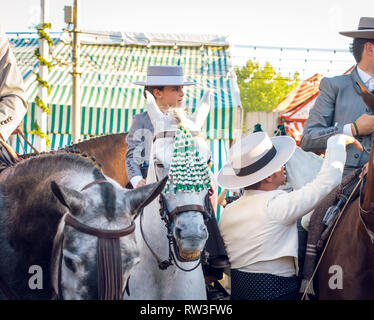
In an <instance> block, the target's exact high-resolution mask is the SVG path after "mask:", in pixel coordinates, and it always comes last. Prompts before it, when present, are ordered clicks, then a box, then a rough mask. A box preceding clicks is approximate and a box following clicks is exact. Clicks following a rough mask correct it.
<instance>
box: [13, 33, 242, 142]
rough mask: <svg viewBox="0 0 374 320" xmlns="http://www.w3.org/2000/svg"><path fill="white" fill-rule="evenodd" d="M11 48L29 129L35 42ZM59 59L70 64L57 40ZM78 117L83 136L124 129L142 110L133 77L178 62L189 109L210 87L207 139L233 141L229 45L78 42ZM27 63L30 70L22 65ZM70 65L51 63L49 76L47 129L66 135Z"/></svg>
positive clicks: (237, 122)
mask: <svg viewBox="0 0 374 320" xmlns="http://www.w3.org/2000/svg"><path fill="white" fill-rule="evenodd" d="M12 42H13V43H14V47H13V50H14V51H15V55H16V58H17V60H18V62H19V64H20V65H22V68H21V71H22V73H23V74H24V75H27V76H26V81H25V83H26V93H27V100H28V101H29V102H30V108H29V110H28V113H27V115H26V117H25V129H26V130H27V131H28V132H29V131H30V130H33V123H34V120H35V104H34V103H33V101H34V99H35V97H36V95H37V92H38V87H37V84H36V82H35V81H34V80H35V75H34V74H32V73H31V72H30V70H33V69H37V68H35V66H36V64H37V60H36V59H35V57H33V54H32V53H33V51H34V50H35V48H36V46H37V43H36V40H35V39H33V40H32V41H30V42H29V43H28V46H27V43H26V41H25V40H24V39H22V40H12ZM53 54H54V55H55V56H56V58H57V59H58V60H60V61H62V62H65V63H70V62H71V46H70V45H68V44H65V42H62V41H60V42H59V43H58V44H57V46H56V48H55V50H54V53H53ZM80 57H81V64H80V68H81V70H82V74H81V110H82V113H81V119H82V130H81V133H82V134H83V135H98V134H103V133H116V132H124V131H127V130H128V129H129V127H130V126H131V122H132V118H133V116H134V115H135V114H136V113H140V112H142V111H143V109H144V107H145V104H146V101H145V99H144V97H143V88H142V87H141V86H136V85H134V84H133V81H139V80H140V81H141V80H144V79H145V77H146V69H147V66H148V65H151V64H159V65H181V66H182V67H183V69H184V74H185V77H186V80H193V81H195V82H196V84H197V85H196V86H190V87H186V88H185V103H186V107H187V108H188V110H189V111H190V112H192V111H193V110H194V108H195V107H196V104H197V103H198V101H199V99H200V98H201V97H202V96H203V94H204V91H206V90H208V89H209V90H211V91H212V92H213V94H214V97H215V99H214V103H215V105H214V106H213V107H212V109H211V112H210V114H209V116H208V119H207V122H206V124H205V126H204V130H205V133H206V137H207V138H208V139H233V138H234V132H235V130H236V129H238V128H241V107H240V98H239V92H238V87H237V84H236V77H235V73H234V70H233V66H232V63H231V56H230V50H229V46H228V45H221V46H217V45H215V46H213V45H209V44H208V45H204V44H202V45H199V46H196V45H195V46H192V45H189V46H183V45H179V46H175V45H163V46H160V45H157V46H150V47H149V46H147V45H133V44H131V45H118V44H114V45H113V44H104V45H102V44H91V43H90V44H82V45H81V50H80ZM27 66H29V68H28V69H27ZM70 71H71V70H70V68H69V67H67V66H64V65H62V66H60V65H56V66H55V67H54V68H53V69H52V71H51V72H50V74H49V79H48V83H49V84H50V86H51V94H50V96H49V99H50V101H49V107H50V115H49V116H48V133H54V134H69V133H70V130H71V103H72V84H71V83H72V80H71V74H70Z"/></svg>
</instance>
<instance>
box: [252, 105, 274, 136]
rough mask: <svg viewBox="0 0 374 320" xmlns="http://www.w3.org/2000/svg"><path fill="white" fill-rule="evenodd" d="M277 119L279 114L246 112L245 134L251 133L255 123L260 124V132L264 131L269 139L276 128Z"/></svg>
mask: <svg viewBox="0 0 374 320" xmlns="http://www.w3.org/2000/svg"><path fill="white" fill-rule="evenodd" d="M278 117H279V112H271V111H258V112H247V113H246V115H245V131H246V132H245V133H246V134H247V133H252V132H253V129H254V126H255V125H256V124H257V123H260V124H261V128H262V130H264V131H265V132H266V133H267V134H268V135H269V136H270V137H272V136H273V135H274V131H275V130H276V129H277V126H278Z"/></svg>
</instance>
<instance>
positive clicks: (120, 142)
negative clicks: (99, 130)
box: [71, 133, 129, 187]
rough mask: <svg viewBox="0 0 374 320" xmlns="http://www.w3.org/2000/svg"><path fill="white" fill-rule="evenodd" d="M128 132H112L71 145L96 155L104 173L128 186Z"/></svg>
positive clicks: (90, 154)
mask: <svg viewBox="0 0 374 320" xmlns="http://www.w3.org/2000/svg"><path fill="white" fill-rule="evenodd" d="M126 136H127V133H117V134H110V135H106V136H100V137H97V138H92V139H89V140H85V141H82V142H79V143H76V144H73V145H72V146H71V147H72V148H74V149H78V150H80V151H81V152H82V153H87V154H88V155H89V156H94V157H95V158H96V161H98V162H99V163H101V164H102V166H103V167H102V170H103V172H104V174H105V175H106V176H108V177H110V178H112V179H113V180H115V181H117V182H118V183H119V184H120V185H121V186H122V187H126V186H127V184H128V183H129V179H128V177H127V173H126V167H125V156H126V151H127V143H126Z"/></svg>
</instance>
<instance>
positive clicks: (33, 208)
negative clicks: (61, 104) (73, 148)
mask: <svg viewBox="0 0 374 320" xmlns="http://www.w3.org/2000/svg"><path fill="white" fill-rule="evenodd" d="M67 170H71V171H73V172H77V173H79V174H84V173H87V174H91V175H92V177H93V178H95V179H100V178H105V177H104V175H103V174H102V173H101V171H100V169H99V168H97V167H96V166H95V164H94V162H93V161H92V160H91V159H89V158H85V157H82V156H77V155H76V154H73V153H69V152H54V153H45V154H39V155H34V156H33V157H30V158H28V159H25V160H23V161H20V162H18V163H17V164H15V165H14V166H12V167H9V168H7V169H6V170H5V171H3V173H2V174H1V176H0V186H1V187H0V198H1V203H0V204H1V206H2V208H1V209H0V210H1V211H2V214H3V215H4V214H5V213H4V212H8V213H9V215H8V217H7V221H8V226H9V239H10V242H11V243H12V245H13V246H14V247H15V248H18V250H20V251H21V252H23V254H24V256H25V257H27V259H29V260H33V259H35V257H41V256H45V254H46V252H48V253H49V252H50V249H51V248H50V246H51V244H52V241H53V238H54V235H55V233H56V230H57V225H58V222H59V220H60V219H61V217H62V213H63V212H64V210H65V208H64V207H63V206H62V204H60V202H59V201H57V199H56V197H55V196H54V194H53V193H52V190H51V187H50V183H51V181H52V180H54V179H56V181H58V180H60V179H61V178H63V177H64V176H65V173H66V171H67ZM104 185H106V184H104ZM104 185H103V187H105V186H104Z"/></svg>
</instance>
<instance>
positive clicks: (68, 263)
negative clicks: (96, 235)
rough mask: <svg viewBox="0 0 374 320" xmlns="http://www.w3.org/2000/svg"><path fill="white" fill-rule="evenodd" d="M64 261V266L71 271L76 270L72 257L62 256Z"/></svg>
mask: <svg viewBox="0 0 374 320" xmlns="http://www.w3.org/2000/svg"><path fill="white" fill-rule="evenodd" d="M64 262H65V265H66V267H68V268H69V269H70V270H71V271H73V272H76V271H77V268H76V267H75V264H74V261H73V259H71V258H69V257H66V256H64Z"/></svg>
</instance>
